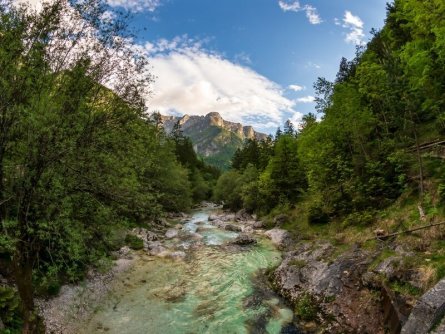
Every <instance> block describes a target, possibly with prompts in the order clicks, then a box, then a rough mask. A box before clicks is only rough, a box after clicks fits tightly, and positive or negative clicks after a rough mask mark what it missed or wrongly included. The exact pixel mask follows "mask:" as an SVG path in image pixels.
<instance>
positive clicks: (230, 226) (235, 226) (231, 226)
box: [224, 224, 242, 232]
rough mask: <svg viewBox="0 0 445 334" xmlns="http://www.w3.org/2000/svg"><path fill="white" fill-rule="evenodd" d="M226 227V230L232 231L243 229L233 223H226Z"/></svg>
mask: <svg viewBox="0 0 445 334" xmlns="http://www.w3.org/2000/svg"><path fill="white" fill-rule="evenodd" d="M224 229H225V230H226V231H231V232H241V231H242V228H241V227H240V226H237V225H233V224H225V225H224Z"/></svg>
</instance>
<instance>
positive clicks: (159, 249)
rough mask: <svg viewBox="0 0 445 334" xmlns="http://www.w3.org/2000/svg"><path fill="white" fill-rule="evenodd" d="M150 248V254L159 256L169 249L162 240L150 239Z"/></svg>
mask: <svg viewBox="0 0 445 334" xmlns="http://www.w3.org/2000/svg"><path fill="white" fill-rule="evenodd" d="M148 250H149V253H150V255H152V256H157V255H159V254H162V253H164V252H166V251H167V248H165V247H164V246H163V245H162V244H161V242H160V241H150V242H149V243H148Z"/></svg>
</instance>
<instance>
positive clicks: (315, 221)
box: [308, 206, 329, 225]
mask: <svg viewBox="0 0 445 334" xmlns="http://www.w3.org/2000/svg"><path fill="white" fill-rule="evenodd" d="M308 222H309V224H311V225H324V224H327V223H329V215H328V214H327V213H326V212H325V211H324V210H323V209H322V208H321V207H319V206H312V207H310V208H309V211H308Z"/></svg>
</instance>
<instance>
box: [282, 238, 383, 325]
mask: <svg viewBox="0 0 445 334" xmlns="http://www.w3.org/2000/svg"><path fill="white" fill-rule="evenodd" d="M333 252H334V248H333V247H332V246H331V245H330V244H328V243H322V244H311V243H303V244H301V245H300V246H299V247H298V248H297V249H296V250H294V251H291V252H288V253H286V254H285V258H284V260H283V262H282V263H281V265H280V266H279V267H278V268H277V269H276V270H275V272H274V274H273V277H274V285H275V286H276V288H277V289H278V291H279V292H280V293H281V294H282V295H283V296H285V297H286V298H287V299H289V300H290V301H291V302H293V303H295V304H296V305H298V303H299V302H300V301H301V300H304V299H305V298H310V300H311V301H312V304H313V305H316V308H315V309H316V311H315V312H316V319H317V321H318V322H319V323H320V326H321V327H322V328H323V329H325V333H370V334H371V333H372V334H379V333H384V325H383V315H382V312H381V309H380V304H379V301H378V300H377V299H376V298H372V296H373V295H372V293H371V291H370V290H368V289H367V288H366V287H364V286H363V285H362V283H361V276H362V274H363V273H364V272H366V270H367V268H368V266H369V264H370V261H371V259H372V257H371V256H369V254H368V253H367V252H365V251H362V250H359V249H357V250H355V251H350V252H348V253H346V254H344V255H341V256H339V257H338V258H337V259H335V260H334V261H333V262H331V261H330V260H329V259H330V257H331V256H333ZM297 307H298V306H297Z"/></svg>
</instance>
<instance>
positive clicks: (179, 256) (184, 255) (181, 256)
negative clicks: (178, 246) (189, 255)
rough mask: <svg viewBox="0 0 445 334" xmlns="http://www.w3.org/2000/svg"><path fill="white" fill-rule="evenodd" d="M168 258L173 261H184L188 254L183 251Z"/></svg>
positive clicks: (171, 254)
mask: <svg viewBox="0 0 445 334" xmlns="http://www.w3.org/2000/svg"><path fill="white" fill-rule="evenodd" d="M168 257H169V258H171V259H173V260H182V259H184V258H185V257H186V254H185V252H183V251H176V252H172V253H170V254H168Z"/></svg>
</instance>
